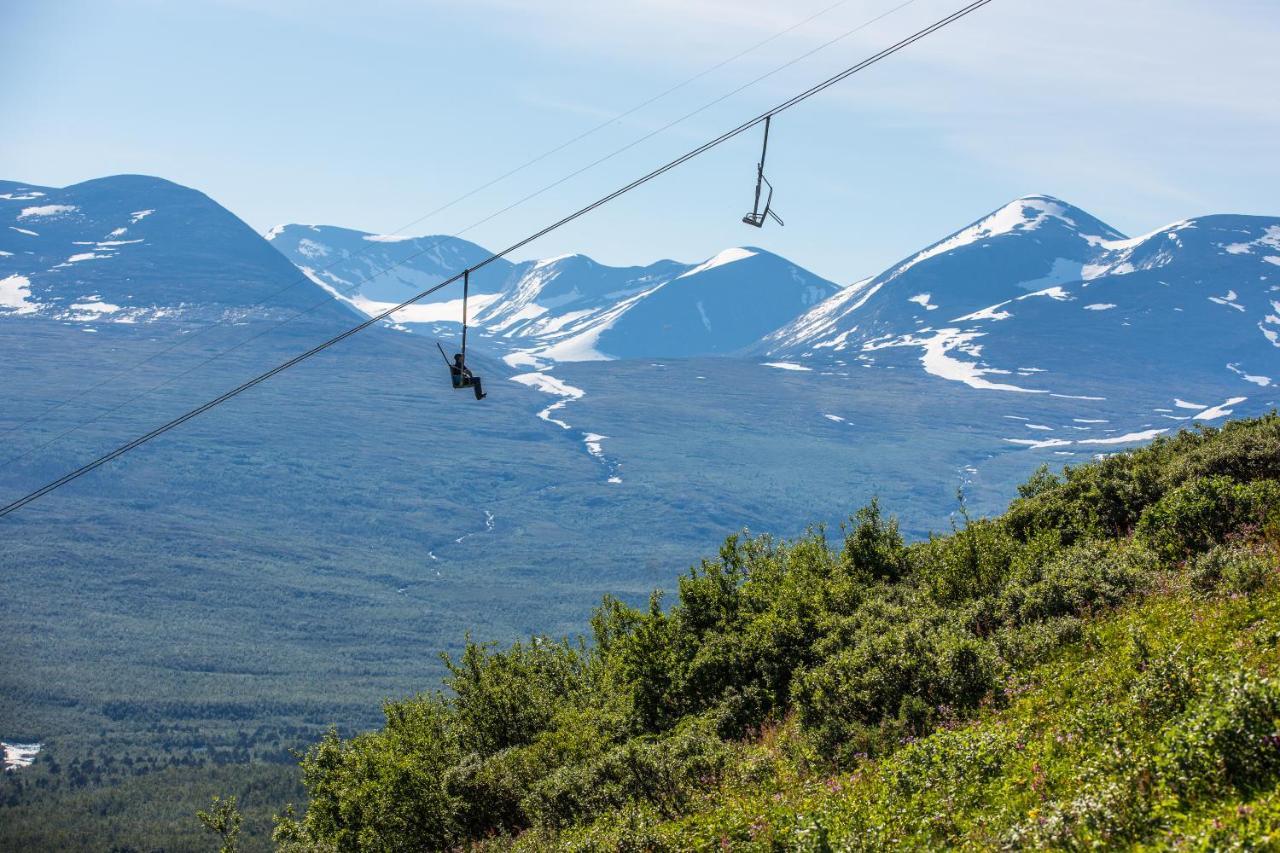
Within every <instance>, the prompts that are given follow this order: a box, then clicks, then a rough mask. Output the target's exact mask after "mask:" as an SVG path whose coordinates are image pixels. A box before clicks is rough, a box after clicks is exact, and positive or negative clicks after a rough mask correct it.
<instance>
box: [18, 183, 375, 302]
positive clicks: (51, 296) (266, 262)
mask: <svg viewBox="0 0 1280 853" xmlns="http://www.w3.org/2000/svg"><path fill="white" fill-rule="evenodd" d="M0 223H2V227H0V314H9V315H23V316H42V317H50V318H55V319H59V320H63V321H66V322H76V323H89V322H98V323H138V322H148V321H154V320H157V319H171V320H172V319H196V318H199V319H203V320H209V319H222V318H228V317H246V316H250V315H252V316H254V317H257V318H264V317H265V318H270V317H282V316H291V315H293V314H295V313H297V312H299V311H308V312H310V316H311V317H313V318H317V319H325V318H333V319H342V320H344V321H345V320H351V319H353V318H355V317H357V316H358V315H357V314H355V313H354V312H353V311H351V310H350V309H349V308H347V307H346V306H343V305H341V304H339V303H336V302H333V301H331V300H325V299H324V296H323V294H322V293H321V292H320V291H319V290H318V289H317V288H316V287H315V285H313V284H311V283H310V282H307V281H306V280H305V279H304V278H303V277H301V276H300V275H299V274H298V270H297V269H296V268H294V267H293V265H292V264H290V263H289V262H288V261H287V260H286V259H285V258H284V257H283V256H282V255H281V254H280V253H279V252H277V251H276V250H275V249H273V248H272V247H271V245H270V244H268V243H267V242H266V241H265V240H263V239H262V238H261V237H260V236H259V235H258V234H257V233H255V232H254V230H253V229H252V228H250V227H249V226H248V225H246V224H245V223H244V222H242V221H241V220H240V219H239V218H237V217H236V216H235V215H234V214H232V213H231V212H230V211H228V210H227V209H226V208H224V207H222V206H221V205H219V204H217V203H216V202H214V201H213V200H212V199H210V198H209V197H208V196H206V195H205V194H204V193H201V192H197V191H196V190H192V189H188V188H187V187H183V186H179V185H178V184H175V183H172V182H170V181H166V180H162V179H160V178H152V177H147V176H143V175H117V176H114V177H108V178H100V179H97V180H92V181H85V182H84V183H80V184H75V185H72V186H69V187H64V188H61V189H57V188H53V187H39V186H33V185H30V184H20V183H14V182H9V181H5V182H0ZM264 301H265V302H266V304H264V305H259V303H263V302H264Z"/></svg>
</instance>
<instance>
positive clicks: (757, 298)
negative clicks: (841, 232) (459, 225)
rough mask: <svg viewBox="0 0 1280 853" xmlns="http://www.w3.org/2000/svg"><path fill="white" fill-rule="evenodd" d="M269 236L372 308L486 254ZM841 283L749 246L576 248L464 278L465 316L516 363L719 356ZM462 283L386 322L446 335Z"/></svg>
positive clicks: (335, 233)
mask: <svg viewBox="0 0 1280 853" xmlns="http://www.w3.org/2000/svg"><path fill="white" fill-rule="evenodd" d="M267 237H268V239H270V240H271V242H272V244H273V245H274V246H276V247H277V248H278V249H280V250H281V251H282V252H283V253H284V254H285V255H286V256H287V257H288V258H289V259H290V260H292V261H293V262H294V263H295V264H297V265H298V266H299V267H300V268H301V269H303V270H304V271H305V272H306V273H307V274H308V275H309V276H311V278H312V279H313V280H314V281H316V282H317V283H319V284H320V285H322V286H324V287H325V288H327V289H329V290H331V291H332V292H333V293H334V294H335V295H337V296H339V297H340V298H342V299H344V300H345V301H347V302H348V303H349V304H350V305H352V306H353V307H355V308H357V309H359V310H360V311H362V312H364V313H365V314H368V315H373V314H376V313H379V312H381V311H384V310H386V309H387V308H390V307H392V306H394V305H395V304H397V303H399V302H401V301H403V300H404V299H406V298H407V297H409V296H411V295H413V294H414V293H417V292H419V291H421V290H424V289H426V288H427V287H430V286H431V285H433V284H437V283H439V282H441V281H443V280H445V279H447V278H449V277H451V276H453V275H456V274H457V273H458V272H461V271H462V270H463V269H464V268H466V267H467V266H469V265H472V264H475V263H476V262H477V261H479V260H482V259H483V258H486V257H488V256H489V254H490V253H489V252H488V251H486V250H485V249H482V248H481V247H479V246H477V245H475V244H474V243H469V242H467V241H465V240H459V239H457V238H453V237H442V236H432V237H416V238H402V237H393V236H386V235H377V234H368V233H365V232H361V231H352V230H349V229H345V228H335V227H330V226H314V225H286V226H280V227H278V228H274V229H272V230H271V231H270V232H268V235H267ZM838 289H839V288H838V287H837V286H836V285H834V284H832V283H831V282H829V281H826V280H825V279H822V278H819V277H818V276H815V275H813V274H812V273H810V272H808V271H806V270H804V269H802V268H800V267H798V266H796V265H795V264H792V263H790V262H788V261H786V260H785V259H783V258H780V257H778V256H777V255H773V254H770V253H769V252H766V251H764V250H762V249H756V248H734V249H727V250H725V251H723V252H720V253H719V254H717V255H716V256H714V257H712V258H711V259H709V260H707V261H705V262H703V263H698V264H685V263H679V262H677V261H671V260H663V261H658V262H656V263H654V264H650V265H648V266H642V267H610V266H606V265H604V264H601V263H598V262H596V261H594V260H592V259H591V258H588V257H586V256H585V255H565V256H562V257H558V258H548V259H545V260H539V261H525V262H522V263H518V264H511V263H509V262H507V261H496V262H494V263H492V264H490V265H489V266H487V267H485V268H484V269H482V270H480V271H479V272H478V273H477V274H476V275H475V276H473V277H472V282H471V294H472V301H471V305H470V311H471V320H472V323H473V324H474V326H475V331H476V333H477V334H478V335H479V336H480V337H481V338H482V339H485V340H486V341H487V342H488V344H489V346H490V347H491V348H493V349H496V350H497V351H499V352H501V353H504V354H506V355H508V358H509V360H510V361H511V362H512V363H513V364H518V363H525V364H528V363H534V362H536V361H537V360H546V361H599V360H608V359H615V358H651V357H679V356H692V355H720V354H727V353H732V352H735V351H738V350H741V349H743V348H745V347H748V346H750V345H752V344H753V343H755V342H756V341H757V340H759V339H760V337H761V336H763V335H765V334H767V333H769V332H770V331H773V330H774V329H777V328H778V327H779V326H781V325H782V324H784V323H786V322H788V321H789V320H791V319H793V318H794V317H796V316H797V315H798V314H800V313H801V312H803V311H805V310H807V309H808V308H810V307H812V306H814V305H816V304H818V303H819V302H821V301H822V300H823V299H825V298H826V297H828V296H830V295H831V294H833V293H835V292H836V291H837V290H838ZM459 296H460V289H459V288H449V289H448V290H447V291H441V292H440V293H439V294H433V295H432V296H430V297H427V298H426V299H424V300H423V301H422V302H421V303H418V304H415V305H413V306H411V307H409V308H407V309H405V310H403V311H401V312H398V313H397V314H396V315H395V317H394V319H395V320H396V322H398V323H400V324H403V325H404V326H405V327H408V328H413V327H414V326H415V325H423V326H426V327H427V328H426V330H427V331H428V332H430V333H438V332H442V331H447V329H448V325H449V324H456V323H457V322H458V321H459V319H460V318H461V310H462V305H461V299H460V298H459Z"/></svg>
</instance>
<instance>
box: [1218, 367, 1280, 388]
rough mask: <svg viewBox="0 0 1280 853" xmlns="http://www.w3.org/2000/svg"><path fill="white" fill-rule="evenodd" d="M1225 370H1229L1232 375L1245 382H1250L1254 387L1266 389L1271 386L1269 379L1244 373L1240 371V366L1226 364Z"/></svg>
mask: <svg viewBox="0 0 1280 853" xmlns="http://www.w3.org/2000/svg"><path fill="white" fill-rule="evenodd" d="M1227 370H1230V371H1231V372H1232V373H1234V374H1236V375H1237V376H1239V377H1240V378H1241V379H1243V380H1244V381H1245V382H1252V383H1253V384H1254V385H1260V386H1262V387H1263V388H1266V387H1268V386H1270V385H1271V377H1269V376H1259V375H1256V374H1251V373H1246V372H1245V371H1243V370H1241V369H1240V365H1238V364H1228V365H1227Z"/></svg>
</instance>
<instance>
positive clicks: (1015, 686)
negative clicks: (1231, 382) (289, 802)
mask: <svg viewBox="0 0 1280 853" xmlns="http://www.w3.org/2000/svg"><path fill="white" fill-rule="evenodd" d="M1020 491H1021V493H1022V495H1023V498H1022V499H1020V500H1018V501H1015V502H1014V504H1013V505H1012V506H1011V508H1010V510H1009V512H1007V513H1006V514H1005V515H1004V516H1001V517H1000V518H998V519H991V520H982V521H972V522H970V521H968V520H967V519H966V520H965V523H964V524H962V525H960V526H959V527H958V528H957V530H956V531H955V532H954V533H953V534H952V535H950V536H944V537H936V538H931V539H930V540H928V541H926V542H919V543H914V544H912V545H905V544H904V543H903V541H902V539H901V537H900V536H899V535H898V532H897V529H896V526H895V525H894V524H893V523H891V522H889V521H887V520H886V519H885V518H884V517H883V516H881V515H880V514H879V512H878V510H877V509H876V508H875V507H874V506H872V507H868V508H867V509H865V510H863V511H860V512H859V513H858V515H857V516H856V517H855V519H853V520H852V522H851V524H850V525H849V526H848V527H847V528H846V529H845V531H844V536H843V537H842V538H843V542H839V541H836V542H832V541H830V540H829V539H828V537H827V536H826V534H825V533H824V532H823V531H821V530H815V531H812V532H811V533H810V534H809V535H807V536H805V537H801V538H800V539H797V540H794V541H791V542H786V543H780V542H775V541H772V540H769V539H767V538H764V539H755V540H749V541H738V540H732V539H731V540H730V541H729V542H727V543H726V545H725V547H724V548H723V549H722V550H721V553H720V555H719V557H718V558H717V559H715V560H708V561H704V562H703V564H702V565H701V566H700V567H698V568H697V569H694V570H692V571H691V572H690V573H689V574H687V575H686V576H684V577H682V578H681V579H680V584H679V600H678V601H677V602H676V603H674V604H673V605H672V606H671V607H661V606H659V605H658V602H657V600H655V601H654V602H653V603H652V604H651V607H650V608H648V609H646V610H635V609H631V608H627V607H625V606H623V605H621V604H618V603H616V602H615V603H612V604H610V603H606V605H605V606H604V607H602V608H601V609H600V610H599V611H598V612H597V615H596V617H595V618H594V620H593V623H592V629H593V633H594V635H595V643H594V644H593V645H590V646H583V647H579V646H577V645H576V644H574V643H571V642H564V643H558V642H555V641H553V640H550V639H548V638H534V640H533V641H532V642H530V643H527V644H517V645H515V646H513V647H511V648H510V649H507V650H500V649H495V648H485V647H480V646H473V647H471V648H469V649H468V652H467V654H466V655H465V656H464V658H463V659H462V660H460V661H458V663H457V665H456V666H455V667H454V668H453V675H452V678H451V679H450V680H449V686H450V687H451V688H452V689H453V691H454V693H453V694H452V695H450V696H444V695H423V696H420V697H418V698H416V699H413V700H408V701H405V702H400V703H392V704H390V705H388V706H387V708H386V714H387V724H386V726H385V728H384V729H382V730H381V731H378V732H371V733H368V734H365V735H361V736H359V737H357V738H353V739H351V740H342V739H339V738H336V737H335V738H328V739H326V740H325V741H324V742H323V743H322V744H319V745H317V746H316V747H315V748H314V749H313V750H312V751H311V753H310V754H309V755H308V756H307V758H306V760H305V761H304V763H303V767H304V778H305V782H306V785H307V787H308V791H309V793H310V796H311V800H310V806H309V808H308V810H307V812H306V813H305V815H302V816H301V817H300V819H299V820H298V821H297V822H289V823H287V824H286V826H285V827H284V834H283V837H282V840H284V841H286V842H288V843H287V844H286V846H287V847H289V848H291V849H297V850H330V849H336V850H366V849H368V850H375V849H376V850H387V851H391V850H414V849H433V848H454V847H459V846H462V847H465V846H467V845H468V844H476V845H479V846H480V847H482V848H487V847H492V848H494V849H507V848H509V847H514V848H517V849H535V850H536V849H583V850H596V849H599V850H610V849H638V850H649V849H652V850H668V849H670V850H683V849H698V848H702V849H716V848H735V847H750V846H752V845H754V846H756V847H758V848H760V849H769V848H773V849H814V850H824V849H832V848H835V849H845V848H871V849H883V848H897V847H913V848H922V849H923V848H936V847H939V846H969V847H977V848H997V847H1005V846H1013V847H1018V846H1026V845H1037V846H1043V845H1065V846H1085V847H1088V846H1096V845H1102V846H1117V845H1134V844H1136V845H1154V846H1168V845H1170V844H1175V843H1182V844H1185V845H1190V846H1201V847H1208V848H1217V847H1220V846H1222V845H1223V844H1229V843H1235V844H1239V845H1242V846H1246V847H1258V846H1264V847H1265V846H1268V845H1271V844H1272V843H1273V842H1274V841H1275V838H1274V831H1275V826H1274V823H1275V820H1276V817H1277V810H1276V806H1277V802H1276V784H1277V781H1280V681H1277V680H1276V679H1275V678H1273V677H1272V673H1273V668H1274V666H1275V664H1276V663H1277V652H1276V646H1277V640H1280V593H1278V592H1277V588H1276V587H1277V579H1276V569H1277V562H1278V558H1280V514H1278V513H1277V509H1278V508H1280V416H1277V415H1274V414H1273V415H1271V416H1268V417H1266V418H1262V419H1259V420H1254V421H1242V422H1236V423H1233V424H1230V425H1229V426H1228V427H1227V428H1225V429H1223V430H1220V431H1219V430H1205V431H1202V432H1199V433H1183V434H1181V435H1179V436H1177V437H1175V438H1172V439H1170V440H1164V441H1158V442H1156V443H1154V444H1153V445H1152V446H1150V447H1148V448H1144V449H1142V450H1140V451H1136V452H1134V453H1128V454H1120V455H1116V456H1111V457H1108V458H1106V459H1105V460H1103V461H1101V462H1097V463H1092V464H1090V465H1086V466H1082V467H1080V468H1076V469H1072V470H1070V471H1068V472H1066V473H1065V476H1064V477H1063V478H1056V477H1054V476H1052V475H1051V474H1049V473H1048V472H1047V471H1045V472H1042V473H1041V474H1038V475H1037V476H1036V477H1034V478H1033V479H1032V480H1031V481H1030V482H1028V483H1027V484H1026V485H1025V486H1024V487H1023V488H1022V489H1021V490H1020ZM1215 833H1217V835H1215Z"/></svg>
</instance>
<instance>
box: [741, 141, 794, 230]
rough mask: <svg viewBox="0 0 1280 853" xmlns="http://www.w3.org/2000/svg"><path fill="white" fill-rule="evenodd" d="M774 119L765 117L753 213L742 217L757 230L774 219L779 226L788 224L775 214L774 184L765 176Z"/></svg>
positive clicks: (752, 207)
mask: <svg viewBox="0 0 1280 853" xmlns="http://www.w3.org/2000/svg"><path fill="white" fill-rule="evenodd" d="M772 118H773V117H772V116H765V119H764V147H763V148H762V149H761V151H760V163H759V165H758V166H757V167H756V200H755V204H753V205H752V206H751V212H750V213H748V214H747V215H746V216H744V217H742V221H743V222H745V223H746V224H748V225H751V226H754V227H756V228H763V227H764V223H765V222H766V221H767V220H769V219H772V220H773V221H774V222H776V223H778V224H779V225H785V224H786V223H784V222H783V221H782V219H781V217H779V216H778V214H776V213H774V212H773V207H772V205H773V184H771V183H769V179H768V178H766V177H765V176H764V159H765V155H766V154H768V153H769V122H770V121H771V120H772ZM765 187H768V188H769V192H768V194H767V195H765V198H764V209H763V210H761V209H760V194H761V192H762V190H763V189H764V188H765Z"/></svg>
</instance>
